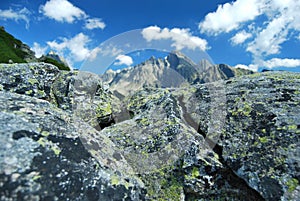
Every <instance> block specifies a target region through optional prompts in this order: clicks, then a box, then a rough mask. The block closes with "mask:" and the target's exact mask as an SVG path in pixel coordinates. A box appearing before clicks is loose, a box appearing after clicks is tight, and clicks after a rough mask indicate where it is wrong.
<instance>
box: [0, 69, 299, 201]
mask: <svg viewBox="0 0 300 201" xmlns="http://www.w3.org/2000/svg"><path fill="white" fill-rule="evenodd" d="M299 89H300V75H299V74H296V73H285V72H278V73H275V72H268V73H263V74H253V75H248V76H242V77H239V78H234V79H230V80H228V81H218V82H214V83H207V84H202V85H200V84H199V85H192V86H187V87H185V88H172V89H170V88H169V89H159V88H144V89H142V90H140V91H137V92H135V93H134V94H133V95H132V96H128V97H122V98H123V99H122V101H120V100H119V99H118V98H116V97H114V96H113V95H112V94H111V93H110V92H109V91H105V90H104V89H103V88H102V86H101V84H100V80H99V78H98V76H96V75H93V74H91V73H84V72H79V73H76V72H64V71H59V70H58V69H57V68H56V67H55V66H53V65H48V64H44V63H32V64H19V65H16V64H15V65H8V64H5V65H0V103H1V104H0V128H1V130H0V143H1V147H0V149H1V154H0V184H1V185H0V197H1V200H101V201H102V200H104V201H105V200H249V201H250V200H272V201H273V200H297V199H298V198H299V197H300V186H299V180H300V178H299V177H300V175H299V172H300V164H299V158H300V156H299V153H300V150H299V145H300V144H299V142H300V128H299V127H300V116H299V114H300V104H299V101H300V91H299ZM95 128H96V129H95ZM97 129H98V130H101V131H97Z"/></svg>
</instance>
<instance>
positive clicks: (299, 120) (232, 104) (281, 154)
mask: <svg viewBox="0 0 300 201" xmlns="http://www.w3.org/2000/svg"><path fill="white" fill-rule="evenodd" d="M225 84H226V85H225V87H224V88H223V89H218V88H217V87H216V88H215V91H214V92H215V93H218V94H222V93H223V92H222V90H223V91H224V90H225V92H226V97H225V98H226V99H225V100H226V105H227V106H226V109H225V112H226V118H224V119H223V121H224V122H223V126H222V129H221V130H219V134H218V135H217V136H218V138H219V140H218V144H219V145H220V147H221V148H222V149H221V150H219V155H220V156H221V157H222V161H223V164H226V165H227V166H228V167H230V169H232V170H233V171H234V172H235V173H236V174H237V176H238V177H240V178H242V179H243V180H244V181H246V182H247V185H249V186H250V187H251V188H253V189H255V190H256V191H257V192H259V193H260V195H261V196H262V197H263V198H264V199H266V200H297V199H298V198H299V197H300V191H299V190H300V186H299V180H300V178H299V176H300V174H299V170H300V169H299V167H300V163H299V153H300V150H299V142H300V135H299V134H300V115H299V114H300V104H299V103H300V102H299V101H300V91H299V86H300V75H299V74H294V73H284V72H277V73H276V72H270V73H264V74H255V75H251V76H246V77H242V78H234V79H232V80H230V81H227V82H226V83H225ZM210 91H213V90H212V87H209V85H200V86H197V87H196V92H195V93H194V94H192V93H191V94H189V95H186V96H185V99H184V102H185V104H186V107H187V113H189V114H190V115H191V117H192V118H193V119H194V120H195V121H197V122H199V132H201V133H204V134H207V133H209V128H211V127H212V126H210V125H216V124H218V123H219V122H217V120H219V119H220V118H213V117H215V116H216V115H209V114H212V113H213V112H212V111H213V110H214V107H215V106H214V107H211V106H212V105H213V104H211V103H208V102H207V100H208V99H210V98H211V96H210V95H209V92H210ZM195 103H196V104H195ZM216 119H217V120H216ZM210 137H212V139H213V138H214V137H215V136H214V135H212V133H211V135H210Z"/></svg>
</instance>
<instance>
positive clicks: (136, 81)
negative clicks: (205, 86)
mask: <svg viewBox="0 0 300 201" xmlns="http://www.w3.org/2000/svg"><path fill="white" fill-rule="evenodd" d="M252 73H253V72H252V71H249V70H245V69H239V68H233V67H230V66H228V65H226V64H217V65H212V64H211V63H210V62H209V61H207V60H202V61H201V62H200V63H199V64H195V63H194V62H193V61H191V60H190V59H189V58H188V57H186V56H185V55H183V54H182V53H180V52H172V53H170V54H169V55H168V56H167V57H166V58H164V59H163V58H155V57H151V58H149V59H148V60H147V61H145V62H142V63H141V64H138V65H136V66H134V67H129V68H125V69H121V70H112V69H109V70H107V71H106V72H105V73H104V74H103V75H101V79H102V81H103V83H104V84H106V85H108V86H109V88H110V90H111V91H113V92H114V93H115V94H117V95H118V96H119V97H122V96H127V95H128V94H129V93H131V92H134V91H136V90H139V89H141V88H143V87H146V86H150V87H163V88H164V87H180V86H184V85H189V84H196V83H207V82H214V81H217V80H221V79H229V78H231V77H235V76H240V75H246V74H252Z"/></svg>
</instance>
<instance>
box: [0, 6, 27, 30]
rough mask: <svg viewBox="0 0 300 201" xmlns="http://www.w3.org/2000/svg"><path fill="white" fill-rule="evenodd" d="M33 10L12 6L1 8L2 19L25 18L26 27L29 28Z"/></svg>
mask: <svg viewBox="0 0 300 201" xmlns="http://www.w3.org/2000/svg"><path fill="white" fill-rule="evenodd" d="M30 14H31V12H30V11H29V10H28V9H27V8H23V9H17V10H12V9H11V8H10V9H8V10H1V9H0V20H15V21H19V20H23V21H25V22H26V28H29V22H30V20H29V15H30Z"/></svg>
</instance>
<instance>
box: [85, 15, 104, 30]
mask: <svg viewBox="0 0 300 201" xmlns="http://www.w3.org/2000/svg"><path fill="white" fill-rule="evenodd" d="M105 27H106V24H105V23H104V22H103V21H102V19H99V18H91V19H87V20H86V22H85V28H87V29H90V30H92V29H104V28H105Z"/></svg>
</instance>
